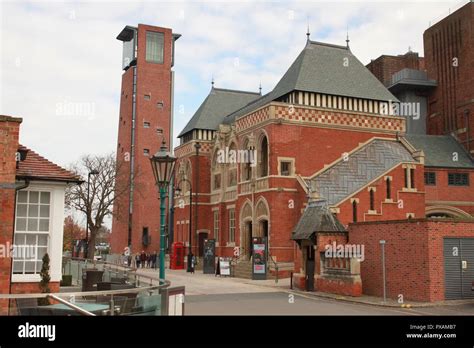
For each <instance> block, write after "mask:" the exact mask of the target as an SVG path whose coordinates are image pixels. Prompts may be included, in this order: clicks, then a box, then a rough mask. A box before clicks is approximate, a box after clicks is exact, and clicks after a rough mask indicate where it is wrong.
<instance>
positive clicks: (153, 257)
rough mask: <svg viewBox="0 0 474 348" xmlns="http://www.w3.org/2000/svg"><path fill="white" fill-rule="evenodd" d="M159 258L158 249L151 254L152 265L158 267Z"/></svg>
mask: <svg viewBox="0 0 474 348" xmlns="http://www.w3.org/2000/svg"><path fill="white" fill-rule="evenodd" d="M157 259H158V255H157V253H156V250H155V251H154V252H153V255H151V266H152V267H153V268H154V269H156V260H157Z"/></svg>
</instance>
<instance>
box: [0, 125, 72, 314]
mask: <svg viewBox="0 0 474 348" xmlns="http://www.w3.org/2000/svg"><path fill="white" fill-rule="evenodd" d="M21 122H22V119H21V118H16V117H10V116H0V208H1V209H0V293H2V294H9V293H29V292H32V293H37V292H40V289H39V281H40V276H39V272H40V270H41V265H42V261H41V260H42V258H43V256H44V254H45V253H48V254H49V256H50V259H51V262H50V276H51V282H50V288H51V290H52V291H53V292H57V291H59V282H60V280H61V274H62V272H61V267H62V251H63V250H62V249H63V222H64V193H65V189H66V186H67V185H69V184H77V183H79V182H80V178H78V177H76V176H75V175H74V174H72V173H70V172H68V171H67V170H65V169H63V168H61V167H59V166H57V165H55V164H54V163H52V162H50V161H48V160H47V159H45V158H43V157H41V156H40V155H38V154H37V153H35V152H34V151H32V150H30V149H28V148H27V147H25V146H22V145H20V144H19V143H18V139H19V131H20V124H21ZM7 313H8V301H6V300H4V301H0V315H1V314H7Z"/></svg>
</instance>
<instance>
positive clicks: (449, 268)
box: [443, 238, 474, 300]
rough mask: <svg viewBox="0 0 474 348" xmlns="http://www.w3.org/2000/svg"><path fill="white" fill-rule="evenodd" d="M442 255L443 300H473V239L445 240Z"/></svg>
mask: <svg viewBox="0 0 474 348" xmlns="http://www.w3.org/2000/svg"><path fill="white" fill-rule="evenodd" d="M443 253H444V289H445V291H444V293H445V298H446V299H447V300H456V299H463V298H474V291H472V290H471V287H472V282H473V281H474V238H445V239H444V252H443Z"/></svg>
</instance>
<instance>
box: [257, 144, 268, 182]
mask: <svg viewBox="0 0 474 348" xmlns="http://www.w3.org/2000/svg"><path fill="white" fill-rule="evenodd" d="M259 155H260V156H259V157H260V161H259V163H260V165H259V174H260V175H259V176H260V177H263V176H267V175H268V139H267V137H266V136H263V137H262V140H261V142H260V153H259Z"/></svg>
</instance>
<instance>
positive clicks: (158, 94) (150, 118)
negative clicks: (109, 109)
mask: <svg viewBox="0 0 474 348" xmlns="http://www.w3.org/2000/svg"><path fill="white" fill-rule="evenodd" d="M147 31H155V32H162V33H164V56H163V64H154V63H149V62H147V61H146V59H145V50H146V32H147ZM137 35H138V50H137V65H136V70H137V96H136V122H135V127H136V128H135V166H134V171H135V181H134V202H133V216H132V222H131V224H132V251H133V252H139V251H141V250H145V251H147V252H153V251H155V250H159V240H160V214H159V206H160V201H159V194H158V193H157V190H156V186H155V180H154V177H153V173H152V170H151V165H150V160H149V157H150V156H151V155H153V154H154V153H156V152H157V151H158V150H159V148H160V146H161V142H162V140H165V141H166V144H167V147H168V149H170V147H171V146H170V127H171V116H170V115H171V107H172V105H171V102H172V100H171V83H172V76H171V75H172V73H171V59H172V42H173V38H172V31H171V29H166V28H159V27H154V26H148V25H142V24H140V25H138V34H137ZM133 70H134V68H132V67H131V68H129V69H128V70H127V71H126V72H124V74H123V76H122V88H121V101H120V117H119V133H118V144H117V161H125V164H124V166H123V167H122V168H121V169H122V172H121V173H120V175H119V179H118V183H119V185H122V187H123V186H126V185H127V183H128V180H129V175H130V162H129V161H127V157H128V158H130V154H131V127H132V98H133ZM145 96H147V97H146V98H145ZM158 103H162V104H160V105H161V106H158ZM144 122H148V123H149V127H148V128H145V127H144ZM158 128H159V129H161V130H162V131H163V132H162V133H159V132H158V131H157V129H158ZM145 149H148V150H149V155H145V154H144V150H145ZM150 193H153V194H150ZM114 209H115V216H114V220H113V224H112V233H113V238H112V241H111V246H112V252H114V253H122V252H123V249H124V247H126V246H127V241H128V223H129V216H128V215H129V213H128V211H129V195H128V194H125V195H124V196H122V197H121V198H120V199H119V201H118V202H117V207H115V206H114ZM150 211H152V212H154V213H153V214H150ZM144 227H148V233H149V235H150V236H151V244H150V245H148V246H147V247H145V246H144V245H143V244H142V234H143V228H144Z"/></svg>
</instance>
